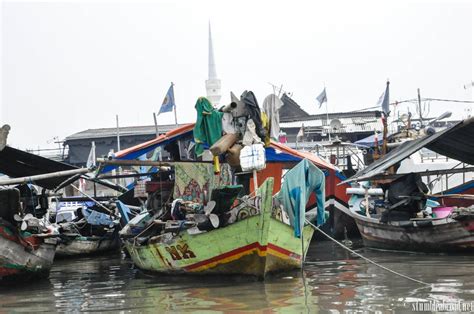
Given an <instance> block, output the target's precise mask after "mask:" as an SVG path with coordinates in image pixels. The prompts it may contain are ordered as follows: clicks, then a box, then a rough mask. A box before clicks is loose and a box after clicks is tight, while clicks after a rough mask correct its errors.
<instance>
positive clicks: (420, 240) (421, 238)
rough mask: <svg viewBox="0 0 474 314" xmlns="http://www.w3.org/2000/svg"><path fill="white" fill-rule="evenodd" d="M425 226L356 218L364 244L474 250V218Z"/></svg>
mask: <svg viewBox="0 0 474 314" xmlns="http://www.w3.org/2000/svg"><path fill="white" fill-rule="evenodd" d="M443 220H444V221H438V222H439V223H438V224H433V225H427V226H413V225H412V226H404V227H401V226H394V225H390V224H382V223H378V222H369V221H364V220H360V219H356V223H357V226H358V228H359V231H360V233H361V235H362V240H363V242H364V245H366V246H369V247H374V248H380V249H390V250H404V251H418V252H419V251H422V252H474V219H470V220H466V221H456V220H453V219H446V220H445V219H443Z"/></svg>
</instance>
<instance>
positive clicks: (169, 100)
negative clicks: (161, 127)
mask: <svg viewBox="0 0 474 314" xmlns="http://www.w3.org/2000/svg"><path fill="white" fill-rule="evenodd" d="M173 85H174V84H173V83H171V86H170V88H169V89H168V92H167V93H166V96H165V99H163V103H162V104H161V108H160V112H158V114H160V113H164V112H170V111H173V108H174V106H175V103H174V91H173Z"/></svg>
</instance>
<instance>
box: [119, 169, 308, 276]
mask: <svg viewBox="0 0 474 314" xmlns="http://www.w3.org/2000/svg"><path fill="white" fill-rule="evenodd" d="M272 191H273V178H269V179H267V180H266V181H265V182H264V183H263V184H262V186H261V187H260V188H259V189H258V192H257V193H258V194H257V195H258V197H259V198H260V202H261V203H260V204H261V206H260V208H261V210H260V212H259V213H257V214H255V215H253V216H250V217H248V218H245V219H242V220H240V221H237V222H235V223H233V224H230V225H228V226H225V227H222V228H219V229H215V230H211V231H208V232H203V233H198V234H191V233H189V232H187V231H181V232H180V233H179V234H177V235H176V234H172V233H165V234H162V235H159V236H155V237H152V238H151V239H150V240H149V241H148V243H147V244H145V245H138V244H136V243H135V242H126V244H125V246H126V248H127V250H128V252H129V253H130V256H131V257H132V259H133V262H134V263H135V265H136V266H137V267H138V268H140V269H142V270H144V271H150V272H156V273H168V274H201V275H208V274H221V275H250V276H256V277H258V278H265V277H266V276H267V275H268V274H271V273H275V272H282V271H289V270H293V269H299V268H301V266H302V262H303V260H304V256H305V254H306V251H307V249H308V246H309V243H310V241H311V238H312V236H313V232H314V230H313V229H312V228H311V226H306V227H304V228H303V237H302V238H299V237H295V235H294V228H293V227H292V226H290V225H288V224H285V223H283V222H282V221H280V220H279V219H277V218H275V217H274V215H273V214H272Z"/></svg>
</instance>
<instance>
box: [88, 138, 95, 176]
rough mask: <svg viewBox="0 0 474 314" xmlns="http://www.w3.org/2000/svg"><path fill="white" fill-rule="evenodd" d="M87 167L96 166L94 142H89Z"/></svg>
mask: <svg viewBox="0 0 474 314" xmlns="http://www.w3.org/2000/svg"><path fill="white" fill-rule="evenodd" d="M86 166H87V168H89V169H92V168H95V166H96V159H95V142H94V141H92V142H91V150H90V152H89V157H87V163H86Z"/></svg>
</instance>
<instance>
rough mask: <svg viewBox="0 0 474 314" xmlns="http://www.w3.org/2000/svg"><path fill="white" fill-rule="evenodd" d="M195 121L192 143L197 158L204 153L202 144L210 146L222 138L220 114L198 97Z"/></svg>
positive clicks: (205, 100)
mask: <svg viewBox="0 0 474 314" xmlns="http://www.w3.org/2000/svg"><path fill="white" fill-rule="evenodd" d="M195 108H196V111H197V119H196V125H195V126H194V130H193V134H194V142H195V143H196V148H195V150H196V155H197V156H198V157H199V156H201V155H202V153H203V151H204V147H203V144H204V143H206V144H207V145H209V146H211V145H212V144H214V143H215V142H217V140H219V139H220V138H221V136H222V114H223V113H222V112H219V111H217V110H216V109H215V108H214V107H212V105H211V103H210V102H209V100H207V99H206V98H204V97H199V99H198V100H197V102H196V106H195Z"/></svg>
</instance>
